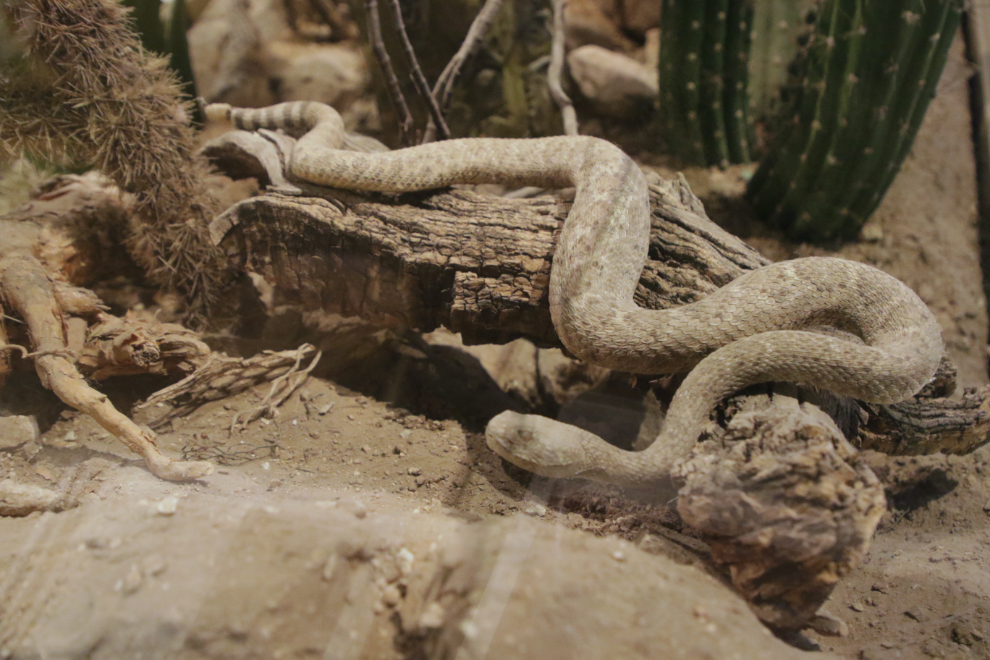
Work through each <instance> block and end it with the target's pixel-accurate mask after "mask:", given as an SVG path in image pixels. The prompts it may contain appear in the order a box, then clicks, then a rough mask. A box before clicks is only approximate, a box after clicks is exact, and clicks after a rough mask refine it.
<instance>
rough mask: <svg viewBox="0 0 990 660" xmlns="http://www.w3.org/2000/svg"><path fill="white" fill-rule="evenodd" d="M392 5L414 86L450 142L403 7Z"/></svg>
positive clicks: (397, 3) (431, 118)
mask: <svg viewBox="0 0 990 660" xmlns="http://www.w3.org/2000/svg"><path fill="white" fill-rule="evenodd" d="M391 3H392V13H393V14H395V28H396V31H397V32H398V33H399V38H400V39H401V40H402V48H403V49H404V50H405V51H406V57H407V58H409V68H410V69H411V75H412V80H413V84H414V85H416V91H417V92H419V95H420V96H422V97H423V101H424V103H426V106H427V108H428V109H429V111H430V121H432V122H433V124H434V125H435V126H436V127H437V129H438V130H439V131H440V139H441V140H449V139H450V129H449V128H447V122H446V121H444V118H443V113H442V112H440V106H439V105H437V100H436V99H435V98H433V93H432V92H431V91H430V84H429V83H428V82H426V76H424V75H423V70H422V69H421V68H420V67H419V60H418V59H417V58H416V51H415V50H413V47H412V43H411V42H410V41H409V34H408V33H407V32H406V24H405V21H403V20H402V7H400V6H399V0H391Z"/></svg>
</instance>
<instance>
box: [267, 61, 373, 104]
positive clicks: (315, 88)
mask: <svg viewBox="0 0 990 660" xmlns="http://www.w3.org/2000/svg"><path fill="white" fill-rule="evenodd" d="M267 70H268V74H269V78H270V79H271V80H273V81H274V83H275V85H276V89H277V90H278V95H279V100H281V101H320V102H321V103H326V104H327V105H332V106H334V107H335V108H346V107H347V106H349V105H350V104H351V103H353V102H354V101H355V100H357V99H358V98H360V97H361V96H363V95H364V94H365V93H366V92H367V90H368V86H369V85H370V84H371V74H370V73H369V71H368V65H367V62H366V61H365V58H364V55H363V54H362V53H361V52H360V51H359V50H357V49H356V48H354V47H351V46H348V45H345V44H299V43H295V42H288V41H273V42H271V43H270V44H269V45H268V60H267ZM345 120H346V118H345Z"/></svg>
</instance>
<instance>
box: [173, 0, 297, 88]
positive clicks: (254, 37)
mask: <svg viewBox="0 0 990 660" xmlns="http://www.w3.org/2000/svg"><path fill="white" fill-rule="evenodd" d="M187 39H188V43H189V56H190V58H191V59H192V63H193V73H194V75H195V77H196V87H197V88H198V90H199V93H200V95H201V96H203V98H205V99H206V100H207V101H209V102H211V103H217V102H221V101H222V102H224V103H230V104H231V105H234V106H247V107H261V106H266V105H271V104H272V103H275V102H277V99H276V98H275V96H274V95H273V94H272V91H271V89H270V88H269V86H268V79H267V77H266V76H263V75H258V73H259V72H260V71H263V70H264V68H265V66H264V48H263V41H262V35H261V33H260V32H259V30H258V28H257V25H256V23H255V21H254V20H252V15H251V11H250V9H249V7H248V6H246V5H245V3H244V2H241V0H213V1H212V2H210V4H209V5H208V6H207V7H206V9H204V10H203V13H202V15H201V16H200V17H199V20H198V21H196V23H195V24H194V25H193V26H192V28H190V29H189V32H188V33H187Z"/></svg>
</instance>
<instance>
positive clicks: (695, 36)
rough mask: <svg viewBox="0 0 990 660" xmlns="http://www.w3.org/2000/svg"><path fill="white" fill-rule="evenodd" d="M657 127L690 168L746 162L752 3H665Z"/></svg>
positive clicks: (743, 0) (746, 0)
mask: <svg viewBox="0 0 990 660" xmlns="http://www.w3.org/2000/svg"><path fill="white" fill-rule="evenodd" d="M662 11H663V14H662V16H663V19H662V21H661V28H660V29H661V35H660V62H659V64H660V110H661V115H662V119H661V126H662V128H663V132H664V135H665V138H666V140H667V142H668V144H669V146H670V147H671V148H672V150H673V151H674V152H675V153H677V154H679V155H680V156H682V157H683V158H685V159H686V160H687V161H688V162H693V163H696V164H702V165H718V166H720V167H724V166H726V165H728V164H729V163H746V162H749V159H750V144H751V142H752V140H751V133H752V125H751V123H750V121H749V112H748V110H749V96H748V89H749V85H748V79H749V67H748V61H749V49H750V39H751V35H752V24H753V0H664V1H663V9H662Z"/></svg>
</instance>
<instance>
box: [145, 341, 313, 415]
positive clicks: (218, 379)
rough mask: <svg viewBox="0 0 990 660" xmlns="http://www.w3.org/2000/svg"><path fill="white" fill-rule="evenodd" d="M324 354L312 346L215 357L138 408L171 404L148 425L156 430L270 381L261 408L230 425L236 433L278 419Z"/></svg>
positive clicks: (253, 409) (258, 407)
mask: <svg viewBox="0 0 990 660" xmlns="http://www.w3.org/2000/svg"><path fill="white" fill-rule="evenodd" d="M321 355H322V352H320V351H317V350H316V348H315V347H314V346H311V345H310V344H303V345H302V346H300V347H299V348H298V349H296V350H294V351H280V352H274V351H264V352H262V353H261V354H259V355H255V356H254V357H250V358H244V359H242V358H230V357H226V356H223V355H216V354H214V355H212V356H210V359H209V360H208V361H207V362H206V363H205V364H204V365H203V366H202V367H200V368H199V369H197V370H196V372H195V373H193V374H190V375H189V376H188V377H186V378H185V379H183V380H181V381H179V382H178V383H176V384H174V385H172V386H170V387H166V388H165V389H163V390H159V391H158V392H155V394H153V395H152V396H150V397H149V398H148V400H147V401H145V402H144V403H142V404H141V405H139V406H138V409H142V408H149V407H151V406H157V405H158V404H166V403H169V404H171V405H172V408H171V409H170V410H169V411H168V412H166V413H164V414H163V415H161V416H159V417H157V418H156V419H155V420H154V421H152V422H150V423H149V424H148V425H149V426H150V427H151V428H155V429H157V428H161V427H162V426H164V425H165V424H167V423H168V422H170V421H172V420H173V419H175V418H177V417H182V416H184V415H187V414H189V413H190V412H192V411H193V410H195V409H196V408H198V407H199V406H201V405H203V404H204V403H206V402H208V401H216V400H217V399H223V398H226V397H228V396H233V395H234V394H237V393H239V392H243V391H244V390H246V389H248V388H249V387H253V386H255V385H258V384H259V383H263V382H265V381H271V383H272V386H271V389H270V390H269V391H268V394H267V395H266V396H265V398H264V399H262V401H261V403H260V404H259V405H258V406H256V407H254V408H252V409H251V410H248V411H241V412H239V413H237V414H236V415H235V416H234V418H233V420H232V421H231V424H230V430H231V431H233V430H234V429H235V428H236V427H237V425H238V424H241V425H246V424H250V423H251V422H253V421H254V420H256V419H258V418H259V417H262V416H265V417H269V418H271V417H275V415H276V414H277V411H276V408H277V407H278V406H280V405H282V403H283V402H284V401H285V400H286V399H288V398H289V397H290V396H291V395H292V393H293V392H295V391H296V390H297V389H298V388H299V386H300V385H302V384H303V383H304V382H305V381H306V379H307V378H308V377H309V373H310V372H311V371H312V370H313V367H315V366H316V363H317V362H319V360H320V356H321ZM304 360H310V363H309V366H308V367H305V368H303V367H302V363H303V361H304Z"/></svg>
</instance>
